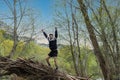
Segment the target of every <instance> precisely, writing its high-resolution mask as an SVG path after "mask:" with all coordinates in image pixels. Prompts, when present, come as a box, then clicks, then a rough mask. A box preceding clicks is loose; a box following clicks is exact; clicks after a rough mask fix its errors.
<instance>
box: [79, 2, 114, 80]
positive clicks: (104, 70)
mask: <svg viewBox="0 0 120 80" xmlns="http://www.w3.org/2000/svg"><path fill="white" fill-rule="evenodd" d="M78 3H79V5H80V9H81V12H82V14H83V16H84V20H85V23H86V27H87V30H88V32H89V36H90V39H91V42H92V45H93V47H94V53H95V56H96V57H97V59H98V61H99V65H100V67H101V70H102V73H103V76H104V79H105V80H112V78H111V76H110V75H109V73H110V72H109V68H108V65H107V62H106V61H105V59H104V57H103V55H102V52H101V50H100V48H99V45H98V42H97V38H96V35H95V33H94V29H93V27H94V26H93V25H92V24H91V22H90V19H89V16H88V13H87V8H86V6H85V4H84V3H83V0H78Z"/></svg>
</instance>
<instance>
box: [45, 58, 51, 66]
mask: <svg viewBox="0 0 120 80" xmlns="http://www.w3.org/2000/svg"><path fill="white" fill-rule="evenodd" d="M49 59H50V57H49V56H48V57H47V58H46V62H47V64H48V66H51V65H50V62H49Z"/></svg>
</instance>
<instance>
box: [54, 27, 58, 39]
mask: <svg viewBox="0 0 120 80" xmlns="http://www.w3.org/2000/svg"><path fill="white" fill-rule="evenodd" d="M57 37H58V32H57V27H55V38H57Z"/></svg>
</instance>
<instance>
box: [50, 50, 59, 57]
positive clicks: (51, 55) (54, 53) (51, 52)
mask: <svg viewBox="0 0 120 80" xmlns="http://www.w3.org/2000/svg"><path fill="white" fill-rule="evenodd" d="M57 55H58V50H51V51H50V53H49V54H48V56H50V57H57Z"/></svg>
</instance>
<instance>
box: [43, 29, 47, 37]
mask: <svg viewBox="0 0 120 80" xmlns="http://www.w3.org/2000/svg"><path fill="white" fill-rule="evenodd" d="M42 32H43V34H44V36H45V38H48V35H47V34H46V33H45V32H44V31H43V29H42Z"/></svg>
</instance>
